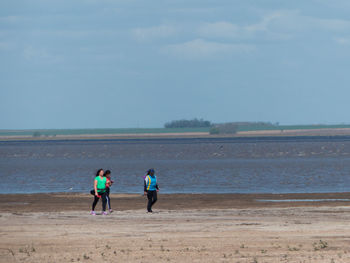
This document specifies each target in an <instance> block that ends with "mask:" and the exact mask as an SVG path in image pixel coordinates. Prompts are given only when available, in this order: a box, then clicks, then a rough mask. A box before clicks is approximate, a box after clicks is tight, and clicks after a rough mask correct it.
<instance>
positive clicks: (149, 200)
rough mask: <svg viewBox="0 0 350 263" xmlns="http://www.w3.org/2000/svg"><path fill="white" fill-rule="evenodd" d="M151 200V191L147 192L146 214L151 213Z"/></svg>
mask: <svg viewBox="0 0 350 263" xmlns="http://www.w3.org/2000/svg"><path fill="white" fill-rule="evenodd" d="M152 198H153V193H152V191H148V192H147V199H148V203H147V211H148V212H152Z"/></svg>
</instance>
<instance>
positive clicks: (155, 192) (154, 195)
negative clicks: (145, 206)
mask: <svg viewBox="0 0 350 263" xmlns="http://www.w3.org/2000/svg"><path fill="white" fill-rule="evenodd" d="M157 200H158V199H157V191H153V201H152V206H153V205H154V204H155V203H156V202H157Z"/></svg>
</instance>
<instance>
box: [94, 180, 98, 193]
mask: <svg viewBox="0 0 350 263" xmlns="http://www.w3.org/2000/svg"><path fill="white" fill-rule="evenodd" d="M94 189H95V195H96V196H98V193H97V180H96V179H95V181H94Z"/></svg>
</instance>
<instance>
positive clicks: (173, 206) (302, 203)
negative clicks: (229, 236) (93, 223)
mask: <svg viewBox="0 0 350 263" xmlns="http://www.w3.org/2000/svg"><path fill="white" fill-rule="evenodd" d="M0 196H1V208H2V209H1V210H2V212H63V211H89V209H90V206H91V203H92V200H93V198H92V196H91V195H90V194H81V193H46V194H44V193H42V194H41V193H39V194H1V195H0ZM110 197H111V201H112V207H113V209H114V210H117V211H127V210H139V209H145V205H146V202H147V198H146V197H145V196H143V195H140V194H111V195H110ZM321 206H331V207H336V206H350V193H347V192H342V193H290V194H162V193H159V195H158V202H157V204H156V205H155V207H156V208H157V209H166V210H175V211H178V210H191V209H247V208H272V207H280V208H290V207H321ZM98 207H100V205H98ZM99 209H100V208H99Z"/></svg>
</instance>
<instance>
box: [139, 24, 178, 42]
mask: <svg viewBox="0 0 350 263" xmlns="http://www.w3.org/2000/svg"><path fill="white" fill-rule="evenodd" d="M177 33H178V28H176V27H174V26H168V25H160V26H154V27H147V28H135V29H133V30H132V36H133V37H134V38H135V39H137V40H138V41H150V40H151V41H152V40H154V39H160V38H168V37H171V36H174V35H176V34H177Z"/></svg>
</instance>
